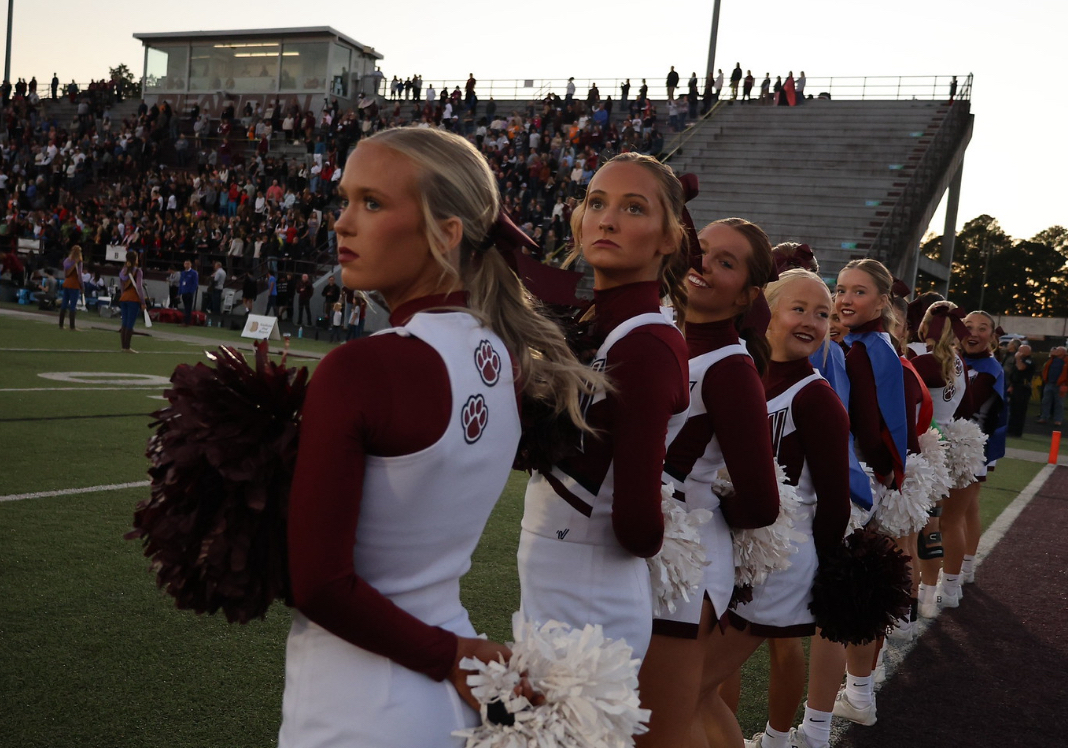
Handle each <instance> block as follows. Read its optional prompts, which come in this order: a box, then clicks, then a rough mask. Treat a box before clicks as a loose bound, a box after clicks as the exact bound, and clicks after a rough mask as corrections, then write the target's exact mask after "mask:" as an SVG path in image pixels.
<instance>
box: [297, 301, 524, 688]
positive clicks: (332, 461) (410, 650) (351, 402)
mask: <svg viewBox="0 0 1068 748" xmlns="http://www.w3.org/2000/svg"><path fill="white" fill-rule="evenodd" d="M466 305H467V301H466V296H465V295H464V294H462V293H460V294H450V295H439V296H428V297H425V298H422V299H417V300H414V301H411V302H409V303H407V304H403V305H401V306H400V307H398V308H397V309H396V310H395V311H394V312H393V314H391V315H390V322H391V323H392V324H393V325H395V326H396V325H402V324H404V323H406V322H407V321H408V320H409V319H410V318H411V317H412V315H414V314H415V313H416V312H418V311H422V310H424V309H430V308H435V307H457V306H461V307H462V306H466ZM518 387H519V385H518V384H517V388H518ZM451 399H452V398H451V388H450V384H449V376H448V372H447V370H446V368H445V362H444V361H442V359H441V357H440V356H439V355H438V354H437V352H436V351H434V349H433V348H432V347H431V346H430V345H428V344H427V343H424V342H423V341H421V340H418V339H417V338H413V337H402V336H400V335H380V336H372V337H369V338H362V339H360V340H355V341H352V342H349V343H346V344H345V345H342V346H340V347H339V348H335V349H334V350H333V351H331V352H330V353H329V354H328V355H327V356H326V357H325V358H324V359H323V360H322V362H321V363H320V364H319V366H318V368H317V369H316V370H315V376H314V377H312V380H311V382H310V384H309V386H308V393H307V397H306V399H305V402H304V408H303V412H302V423H301V429H300V452H299V454H298V456H297V468H296V474H295V476H294V479H293V488H292V491H291V494H290V497H289V572H290V577H291V579H292V584H293V595H294V598H295V602H296V606H297V608H298V609H299V610H300V611H301V612H302V613H304V615H306V616H307V617H308V618H309V619H310V620H312V621H314V622H315V623H317V624H319V625H320V626H322V627H323V628H325V629H326V630H327V631H329V632H331V633H332V634H334V635H335V636H338V637H340V638H342V639H344V640H346V641H348V642H350V643H352V644H354V645H356V646H358V647H361V648H363V649H366V650H368V651H370V652H374V653H376V654H379V655H382V656H384V657H388V658H390V659H391V660H393V661H394V662H397V663H399V664H401V665H403V666H404V667H407V668H410V669H411V670H416V671H418V672H421V673H424V674H426V675H428V676H430V677H431V678H434V679H435V680H441V679H443V678H444V677H445V676H446V675H447V674H448V672H449V670H450V668H451V667H452V665H453V661H454V659H455V657H456V644H457V641H456V635H455V634H453V633H451V632H449V631H446V630H444V629H442V628H439V627H437V626H430V625H428V624H426V623H423V622H422V621H421V620H419V619H418V618H416V617H414V616H412V615H410V614H409V613H407V612H405V611H404V610H402V609H401V608H399V607H397V606H396V605H394V604H393V602H392V601H390V600H389V599H388V598H386V597H384V596H383V595H382V594H381V593H379V592H378V591H377V590H376V589H374V588H373V587H372V586H370V585H369V584H368V583H367V582H365V581H364V580H363V579H361V578H360V577H359V576H358V575H357V574H356V572H355V570H354V568H353V554H352V548H353V544H354V542H355V538H356V526H357V523H358V521H359V516H360V502H361V499H362V492H363V479H364V459H365V457H366V456H368V455H376V456H380V457H393V456H397V455H405V454H411V453H413V452H418V451H420V450H422V449H425V448H427V447H429V446H431V445H433V444H435V443H436V442H437V441H439V440H440V439H441V437H442V436H443V435H444V433H445V429H446V428H447V426H448V423H449V417H450V412H451V408H452V402H451ZM517 399H518V397H517Z"/></svg>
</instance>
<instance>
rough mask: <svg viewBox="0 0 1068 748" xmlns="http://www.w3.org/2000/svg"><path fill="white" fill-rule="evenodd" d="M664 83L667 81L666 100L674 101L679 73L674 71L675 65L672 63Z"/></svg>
mask: <svg viewBox="0 0 1068 748" xmlns="http://www.w3.org/2000/svg"><path fill="white" fill-rule="evenodd" d="M666 83H667V93H668V101H674V100H675V89H676V88H678V85H679V74H678V73H676V72H675V66H674V65H672V66H671V70H670V71H668V74H667V81H666Z"/></svg>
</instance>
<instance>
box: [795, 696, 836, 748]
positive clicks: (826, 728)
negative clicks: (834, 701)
mask: <svg viewBox="0 0 1068 748" xmlns="http://www.w3.org/2000/svg"><path fill="white" fill-rule="evenodd" d="M801 726H802V727H803V728H804V730H805V737H807V738H808V742H809V743H810V744H811V745H812V746H813V748H819V747H820V746H825V745H827V744H828V743H830V742H831V713H830V712H821V711H819V710H816V709H813V708H812V707H810V706H809V705H808V702H805V720H804V722H802V723H801Z"/></svg>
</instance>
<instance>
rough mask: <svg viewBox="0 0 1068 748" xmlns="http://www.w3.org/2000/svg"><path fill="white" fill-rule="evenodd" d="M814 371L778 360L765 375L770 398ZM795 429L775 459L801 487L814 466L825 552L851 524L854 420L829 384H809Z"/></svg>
mask: <svg viewBox="0 0 1068 748" xmlns="http://www.w3.org/2000/svg"><path fill="white" fill-rule="evenodd" d="M811 373H812V366H811V364H809V362H808V360H807V359H799V360H797V361H786V362H780V361H772V362H771V363H769V364H768V371H767V373H766V374H765V375H764V389H765V390H766V391H767V397H768V400H770V399H772V398H773V397H777V396H778V395H781V394H782V393H783V392H785V391H786V390H788V389H789V388H790V387H792V386H793V385H794V384H795V383H796V382H799V381H801V380H802V379H804V378H805V377H807V376H808V375H809V374H811ZM793 415H794V426H795V431H793V432H792V433H790V434H787V435H786V436H784V437H782V438H781V439H780V440H779V443H778V444H777V445H773V446H774V447H775V448H776V453H775V456H776V458H777V459H778V461H779V464H780V465H782V467H783V470H784V471H785V472H786V477H787V478H789V480H790V483H791V484H793V485H795V486H796V485H797V481H798V480H799V479H800V477H801V471H802V469H803V468H804V467H805V463H806V462H807V463H808V472H809V476H810V477H811V478H812V487H813V489H814V490H815V492H816V515H815V517H814V518H813V520H812V537H813V540H814V541H815V543H816V551H817V553H819V554H824V553H826V552H828V551H831V550H833V549H834V548H836V547H837V546H838V545H839V544H841V542H842V538H843V537H844V536H845V531H846V526H847V525H848V524H849V416H848V415H847V414H846V410H845V406H844V405H842V401H841V400H839V399H838V395H837V394H835V391H834V389H833V388H832V387H831V386H830V385H829V384H828V383H827V382H826V381H819V382H814V383H813V384H810V385H808V386H806V387H805V388H804V389H802V390H801V391H800V392H798V393H797V395H795V396H794V400H793Z"/></svg>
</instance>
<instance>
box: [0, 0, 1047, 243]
mask: <svg viewBox="0 0 1068 748" xmlns="http://www.w3.org/2000/svg"><path fill="white" fill-rule="evenodd" d="M459 7H464V8H465V10H464V11H463V12H460V11H458V10H457V8H459ZM0 10H2V8H0ZM14 16H15V27H14V36H13V41H12V50H11V74H12V77H13V78H18V77H24V78H26V79H27V80H29V78H30V77H31V76H34V75H36V76H37V79H38V81H39V82H41V83H42V84H45V83H46V82H47V81H49V80H51V77H52V73H53V72H56V73H58V75H59V78H60V80H61V81H63V82H67V81H70V80H71V79H76V80H77V81H79V82H83V81H86V80H89V79H91V78H101V77H104V76H106V74H107V70H108V68H110V67H114V66H115V65H117V64H119V63H126V64H127V65H128V66H129V67H130V69H131V70H133V71H134V73H135V75H138V76H139V75H140V72H141V67H142V54H143V53H142V47H141V44H140V42H138V41H136V40H135V39H133V37H132V34H134V33H135V32H164V31H189V30H193V29H198V28H204V29H241V28H271V27H291V26H332V27H334V28H335V29H337V30H338V31H340V32H341V33H343V34H346V35H348V36H350V37H352V38H354V39H356V40H358V41H360V42H362V43H363V44H368V45H371V46H373V47H375V48H376V49H377V50H378V51H379V52H380V53H381V54H383V55H384V56H385V59H384V60H382V65H381V67H382V71H383V72H384V73H385V74H386V76H387V78H389V77H392V76H393V75H400V76H402V77H404V76H408V75H411V74H412V73H414V72H419V73H421V74H422V75H423V76H424V78H425V79H427V80H428V81H429V80H432V79H435V78H441V79H450V80H451V79H459V78H466V77H467V74H468V73H470V72H473V73H474V74H475V77H476V78H479V79H480V80H489V79H504V78H566V77H567V76H571V75H573V76H575V77H576V78H580V79H584V78H594V79H596V78H601V79H603V80H605V81H608V80H611V79H615V78H622V77H630V78H631V79H632V80H633V79H637V78H642V77H645V78H649V79H650V80H661V79H662V78H663V77H664V76H665V74H666V73H667V70H668V66H669V65H674V66H675V67H676V69H677V70H679V71H680V73H681V74H682V76H683V78H684V79H685V78H686V77H687V76H688V75H689V73H690V72H691V71H697V72H698V73H699V74H700V73H701V71H702V68H703V67H704V65H705V61H706V59H707V56H708V38H709V30H710V28H711V19H712V3H711V2H710V1H707V0H706V1H705V2H692V1H690V0H677V1H675V2H649V0H645V1H643V2H632V1H631V0H620V1H617V2H615V3H596V4H588V5H582V4H573V3H501V2H469V3H440V2H430V1H429V0H393V1H392V2H388V3H350V4H346V3H339V2H336V0H335V1H333V2H327V1H326V0H303V1H302V2H299V3H280V2H264V3H260V4H258V5H255V6H249V5H243V4H233V3H229V4H218V3H205V4H197V3H181V2H171V3H167V2H162V3H160V2H155V3H144V2H133V1H132V0H111V2H108V3H103V4H101V3H87V2H84V0H30V1H29V2H27V0H15V11H14ZM1066 29H1068V3H1065V2H1064V0H1016V2H1012V3H1005V2H993V1H992V0H969V1H967V2H966V1H965V0H895V2H891V3H867V2H852V3H850V2H843V0H833V1H832V0H806V1H805V2H786V1H785V0H744V1H743V0H723V3H722V10H721V12H720V27H719V43H718V46H717V54H716V60H717V62H716V66H717V67H722V68H724V69H725V70H726V71H727V73H728V75H729V72H730V69H731V68H733V65H734V63H735V62H741V64H742V67H743V68H752V70H753V73H754V75H757V76H760V75H762V74H763V73H764V72H766V71H770V72H771V75H772V77H773V78H774V76H776V75H783V76H785V75H786V72H787V71H788V70H794V71H795V72H796V71H799V70H801V69H804V70H805V72H806V73H807V75H808V77H809V79H814V78H819V77H826V76H890V75H892V76H899V75H900V76H907V75H958V76H961V77H962V80H963V76H966V75H967V74H968V73H974V75H975V87H974V92H973V97H972V112H973V113H974V114H975V133H974V136H973V139H972V143H971V146H970V147H969V149H968V154H967V156H966V157H965V162H964V184H963V189H962V196H961V207H960V213H959V225H963V223H964V222H965V221H967V220H969V219H971V218H974V217H976V216H978V215H980V214H982V213H988V214H990V215H992V216H994V217H995V218H997V219H998V220H999V221H1000V222H1001V225H1002V228H1004V229H1005V230H1006V231H1007V232H1008V233H1009V234H1010V235H1012V236H1014V237H1017V238H1021V239H1023V238H1030V237H1031V236H1032V235H1034V234H1035V233H1036V232H1038V231H1041V230H1042V229H1044V228H1047V227H1049V226H1052V225H1055V224H1060V225H1066V224H1068V207H1066V198H1068V189H1065V186H1064V175H1065V172H1066V171H1068V148H1065V146H1064V144H1063V142H1062V138H1063V135H1064V133H1065V131H1066V123H1068V95H1065V93H1064V91H1063V90H1062V86H1063V81H1061V80H1060V76H1061V75H1064V73H1065V68H1066V65H1065V63H1066V62H1068V54H1066V53H1065V52H1064V33H1065V30H1066ZM2 42H3V37H0V44H2ZM601 91H602V96H603V95H605V94H607V93H609V91H608V90H607V85H605V84H604V83H602V85H601ZM612 93H613V94H615V95H618V91H613V92H612ZM789 147H790V144H789V143H784V144H783V148H787V149H788V148H789ZM758 155H759V154H754V156H758ZM941 220H942V219H941V217H940V215H939V216H936V217H935V221H934V222H933V224H932V228H933V229H934V230H935V231H936V232H937V233H941Z"/></svg>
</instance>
